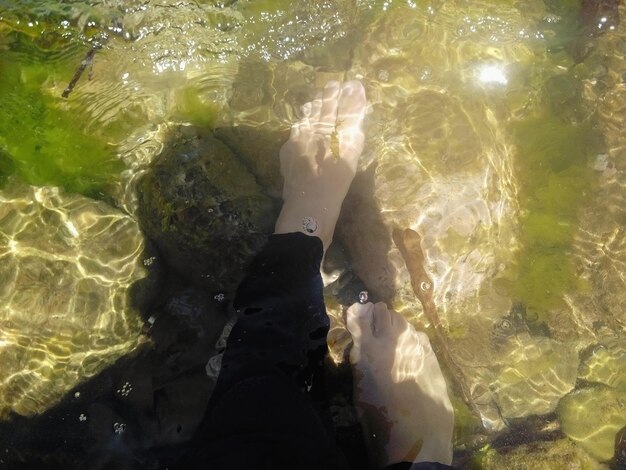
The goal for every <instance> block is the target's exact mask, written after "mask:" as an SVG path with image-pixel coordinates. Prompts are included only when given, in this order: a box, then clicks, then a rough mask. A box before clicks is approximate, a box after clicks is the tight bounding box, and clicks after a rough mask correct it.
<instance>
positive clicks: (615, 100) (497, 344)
mask: <svg viewBox="0 0 626 470" xmlns="http://www.w3.org/2000/svg"><path fill="white" fill-rule="evenodd" d="M610 3H611V2H605V5H608V4H610ZM624 12H625V11H624V7H623V6H620V7H619V13H620V14H621V16H622V18H623V17H624ZM603 18H604V20H603ZM624 28H625V27H624V26H623V23H622V24H619V23H617V22H616V21H615V11H611V10H606V11H605V12H604V13H603V14H602V13H600V14H597V15H593V14H591V13H590V12H588V11H583V10H581V7H580V5H579V2H575V1H570V0H562V1H557V0H549V1H548V0H546V1H540V0H532V1H528V2H523V3H518V2H512V1H486V0H485V1H471V2H470V1H462V0H456V1H445V2H444V1H437V0H432V1H417V0H416V1H392V0H387V1H356V0H355V1H343V0H342V1H339V0H338V1H324V2H315V3H312V2H304V1H303V2H293V1H269V0H267V1H236V2H212V1H204V2H182V3H181V2H169V0H165V1H158V2H157V1H147V2H143V1H142V2H138V1H131V0H126V1H124V0H114V1H84V2H78V1H70V2H52V1H46V2H38V1H37V2H35V1H7V0H5V1H0V90H1V92H0V93H1V94H0V96H1V101H0V111H1V113H0V184H2V185H3V189H1V190H0V200H1V204H2V206H0V258H1V259H2V267H0V280H2V284H3V285H2V286H0V296H1V298H2V304H1V305H0V358H1V359H0V360H1V361H2V364H3V367H2V370H0V417H1V418H8V416H10V415H11V414H12V413H17V414H19V415H24V416H33V415H36V414H39V413H42V412H44V411H45V410H46V409H48V408H49V407H51V406H52V405H54V404H55V403H57V402H58V401H59V400H60V399H61V398H62V397H63V396H64V394H65V393H67V392H68V391H70V390H72V389H73V388H74V387H76V386H77V384H80V383H81V382H83V381H84V380H86V379H87V378H89V377H92V376H94V375H95V374H97V373H99V372H100V371H102V370H104V369H105V368H106V367H107V366H109V365H111V364H112V363H113V362H114V361H115V360H116V359H118V358H120V357H123V356H124V355H126V354H129V353H130V352H131V351H134V350H136V349H137V348H138V347H141V346H140V345H141V344H144V343H145V341H144V340H143V339H142V338H141V337H139V332H140V330H141V324H142V322H143V319H142V318H141V314H140V312H139V311H138V310H137V309H134V308H133V307H131V306H130V304H127V300H126V299H127V294H126V292H127V290H129V289H130V288H131V286H132V285H134V284H136V283H142V282H143V283H144V284H148V285H149V283H150V279H151V276H152V273H151V269H152V268H151V266H152V261H150V260H152V259H153V258H152V255H151V254H150V253H146V252H145V247H144V245H143V244H144V241H143V240H142V237H141V234H140V231H139V229H138V226H137V224H136V222H135V219H136V218H137V214H138V211H140V204H141V201H138V199H137V196H136V194H137V182H138V181H139V179H140V178H141V176H142V175H143V174H144V173H145V172H146V171H148V168H149V164H150V162H151V161H153V160H154V158H155V157H156V156H157V155H158V154H159V153H160V152H161V151H162V150H163V149H164V148H167V147H168V145H169V143H168V139H169V136H170V135H171V130H172V129H173V128H176V126H179V125H193V126H200V127H203V128H207V129H216V132H215V133H216V135H217V136H218V137H219V138H220V139H221V140H222V141H223V142H224V143H226V144H227V145H228V146H230V147H231V148H232V149H233V150H234V151H235V153H237V154H238V155H239V156H241V158H242V159H243V160H244V162H245V164H246V166H247V168H249V169H250V170H251V171H252V173H253V174H254V176H255V177H256V181H257V182H258V183H259V184H260V185H261V186H262V187H263V189H264V190H265V191H266V193H267V194H269V195H270V196H277V195H278V194H279V192H280V179H279V177H278V175H277V166H276V155H277V149H278V147H279V145H280V142H281V140H282V139H284V137H285V132H286V131H287V130H288V129H289V126H290V124H291V122H293V120H294V119H296V118H297V116H298V113H299V106H300V105H301V104H302V103H304V102H305V101H306V100H307V99H308V98H310V97H311V96H312V94H313V93H314V91H315V88H316V87H320V86H322V85H323V84H324V83H325V82H326V81H327V80H329V79H353V78H358V79H360V80H362V81H363V83H364V85H365V87H366V90H367V94H368V101H369V114H368V118H367V123H366V135H367V142H366V150H365V153H364V155H363V157H362V160H361V165H360V170H361V172H360V174H359V175H358V176H357V178H356V179H355V182H354V185H353V188H352V191H351V194H350V195H349V196H348V199H347V200H346V202H345V209H346V210H345V211H344V216H343V218H342V221H341V222H340V224H339V227H338V232H337V237H336V238H337V240H338V241H339V242H340V243H341V244H342V245H343V246H344V247H345V251H346V252H347V254H348V257H349V258H350V264H349V269H351V270H352V271H353V272H354V273H355V274H356V275H357V276H358V277H359V278H360V279H361V280H362V281H363V282H364V283H365V285H366V287H367V290H368V292H369V293H370V295H373V296H374V297H375V298H377V299H383V300H386V301H387V302H389V303H390V304H391V305H392V306H393V307H394V308H395V309H396V310H397V311H399V312H401V313H402V314H403V315H405V316H406V317H407V319H409V320H410V321H411V322H412V323H413V324H414V325H415V326H417V327H420V328H426V329H427V331H429V332H430V333H431V337H432V338H433V341H434V342H435V343H436V346H437V347H438V348H439V350H440V351H444V352H445V351H447V352H448V354H446V357H447V359H446V361H445V365H444V368H445V369H446V372H447V378H448V380H449V383H450V384H451V388H452V389H453V390H454V391H455V406H456V415H457V432H456V436H455V449H456V455H457V463H458V464H459V465H467V466H469V465H471V464H477V465H479V466H485V467H490V468H497V467H498V466H502V465H505V464H506V463H504V462H506V459H512V460H513V461H515V462H518V463H520V464H523V465H526V467H524V468H537V467H534V466H533V465H534V464H533V462H535V461H533V460H532V459H533V458H535V459H538V461H541V459H542V458H547V457H545V456H546V455H552V458H553V459H556V461H559V459H565V456H568V457H567V458H568V459H571V458H574V459H578V460H580V461H581V462H585V465H591V466H594V465H598V462H607V461H609V460H610V459H611V458H613V454H614V451H615V436H616V434H617V433H618V431H619V430H620V429H621V428H622V427H624V426H626V403H624V400H623V396H624V395H625V392H626V389H625V388H624V387H626V332H625V329H626V317H625V313H624V307H623V306H624V305H626V294H625V292H626V289H624V287H625V284H626V274H625V272H626V246H625V241H624V240H625V238H624V227H625V222H626V217H625V212H624V207H625V202H626V192H625V191H626V189H625V186H626V176H625V173H624V168H625V162H626V153H625V152H626V150H625V149H626V134H625V133H624V132H623V127H624V123H625V122H626V82H625V80H626V75H625V74H624V70H626V58H625V54H626V32H625V29H624ZM94 46H97V48H98V49H97V51H96V52H95V54H94V55H93V61H88V62H89V63H86V64H85V65H86V67H85V71H84V73H83V75H82V76H81V77H80V79H79V80H78V82H77V83H76V86H75V87H74V88H73V90H72V91H71V93H70V94H69V97H68V98H67V99H63V98H61V95H62V93H63V91H64V90H65V89H66V87H67V86H68V83H70V80H71V79H72V75H73V74H74V72H75V70H76V68H77V67H78V66H79V64H80V63H81V61H82V60H84V59H85V57H86V54H87V53H88V51H89V50H90V48H92V47H94ZM173 176H175V175H173ZM25 185H32V186H33V187H32V188H28V187H26V186H25ZM54 187H59V188H60V190H56V189H52V188H54ZM59 191H60V193H59ZM59 194H60V195H59ZM94 200H97V201H98V202H94ZM394 228H401V229H402V228H412V229H414V230H416V231H418V232H419V233H420V234H421V236H422V249H423V251H424V254H425V259H426V265H425V269H426V272H427V274H428V276H429V278H430V279H431V281H432V284H433V302H434V305H435V308H436V314H437V315H438V318H439V320H440V321H441V325H442V330H443V335H436V334H435V329H434V328H433V325H432V321H429V319H430V320H432V318H433V317H432V316H431V315H428V314H427V313H428V312H424V310H423V308H422V305H421V304H420V302H419V301H418V300H417V298H416V296H415V293H414V292H413V290H412V289H411V286H410V282H409V281H410V278H409V273H408V271H407V269H406V266H405V264H404V260H403V259H402V256H401V254H400V252H399V251H398V249H397V247H396V246H395V244H394V242H393V240H392V237H391V231H392V230H393V229H394ZM110 237H115V238H114V239H115V240H117V241H118V243H116V244H114V245H115V246H108V245H107V243H108V242H110ZM107 240H108V242H107ZM216 295H217V293H216ZM116 299H117V300H116ZM357 299H358V292H357V298H355V299H354V300H355V301H356V300H357ZM333 305H335V303H334V302H333V300H332V299H330V298H329V307H330V313H331V316H332V317H333V320H334V325H333V328H332V331H331V336H330V340H331V349H332V353H333V357H334V358H335V359H336V360H337V361H341V358H342V357H343V353H344V350H345V348H347V347H349V339H348V336H347V334H346V332H345V329H344V327H343V319H342V314H341V311H340V309H339V308H338V307H337V308H335V307H333ZM425 313H426V314H425ZM138 338H139V339H138ZM144 345H145V344H144ZM442 354H443V353H442ZM538 417H539V418H538ZM118 427H119V426H118ZM503 436H504V437H503ZM520 436H523V437H520ZM528 442H534V443H535V447H533V448H528V447H523V446H525V445H528ZM537 443H539V444H537ZM503 449H504V450H503ZM529 449H530V450H529ZM551 453H552V454H551ZM555 456H556V457H555ZM524 462H526V463H524ZM564 468H565V467H564Z"/></svg>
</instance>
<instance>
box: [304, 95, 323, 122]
mask: <svg viewBox="0 0 626 470" xmlns="http://www.w3.org/2000/svg"><path fill="white" fill-rule="evenodd" d="M323 98H324V96H323V94H322V92H321V91H320V92H318V93H317V94H316V95H315V99H314V100H313V101H311V110H310V111H309V116H308V118H309V121H308V122H312V123H316V122H319V120H320V114H321V112H322V101H323Z"/></svg>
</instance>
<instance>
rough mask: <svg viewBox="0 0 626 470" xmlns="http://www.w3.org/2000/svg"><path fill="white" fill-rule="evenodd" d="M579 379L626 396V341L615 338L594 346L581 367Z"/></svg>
mask: <svg viewBox="0 0 626 470" xmlns="http://www.w3.org/2000/svg"><path fill="white" fill-rule="evenodd" d="M578 377H579V378H581V379H583V380H585V381H587V382H596V383H601V384H604V385H608V386H610V387H614V388H616V389H619V390H622V391H624V393H625V394H626V341H624V340H623V339H616V338H613V339H609V340H606V341H604V342H603V343H601V344H598V345H595V346H592V347H591V350H590V351H589V355H588V357H587V358H586V359H585V360H584V361H583V363H582V364H581V366H580V370H579V375H578Z"/></svg>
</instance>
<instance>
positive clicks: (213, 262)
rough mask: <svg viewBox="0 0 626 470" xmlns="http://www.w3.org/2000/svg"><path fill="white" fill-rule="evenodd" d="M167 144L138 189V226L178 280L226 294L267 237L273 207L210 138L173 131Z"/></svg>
mask: <svg viewBox="0 0 626 470" xmlns="http://www.w3.org/2000/svg"><path fill="white" fill-rule="evenodd" d="M169 142H170V143H169V145H167V146H166V148H165V149H164V150H163V152H162V153H161V155H159V157H157V159H156V160H155V161H154V163H153V164H152V166H151V168H150V169H149V171H148V172H147V173H146V174H145V175H144V176H143V178H142V180H141V181H140V182H139V186H138V197H139V211H138V215H139V218H140V222H141V225H142V227H143V229H144V230H145V232H146V234H147V235H148V236H149V237H150V238H151V239H153V240H154V241H155V242H156V244H157V246H158V247H159V249H160V250H161V252H162V254H163V256H164V258H165V261H166V262H167V263H168V265H169V266H170V267H171V268H173V269H174V270H175V271H176V272H177V273H178V274H180V275H181V276H183V277H184V278H186V279H188V280H190V281H192V282H193V283H195V284H197V285H201V286H206V287H209V288H210V289H211V292H219V291H221V290H228V289H232V288H234V287H235V286H236V285H237V283H238V282H239V281H240V280H241V276H242V272H243V270H242V268H243V267H244V266H245V265H246V264H247V263H248V262H249V260H250V258H251V257H252V256H253V255H254V254H255V253H256V252H258V251H259V249H260V248H261V246H262V245H263V243H264V242H265V239H266V237H267V235H268V234H270V233H271V232H272V229H273V225H274V220H275V217H276V211H275V207H274V203H273V201H272V200H271V199H270V198H269V197H268V196H266V195H265V194H264V193H263V192H262V190H261V187H260V186H259V185H258V184H257V182H256V181H255V179H254V177H253V176H252V174H251V173H250V172H249V171H248V170H247V169H246V168H245V166H244V165H243V164H242V163H241V162H240V161H239V160H238V159H237V157H236V156H235V155H234V154H233V153H232V152H231V151H230V149H229V148H228V147H226V146H225V145H224V144H223V143H222V142H220V141H219V140H217V139H216V138H215V137H213V135H212V133H210V132H208V131H206V130H202V129H200V128H196V127H179V128H176V129H174V130H173V131H172V135H171V138H170V140H169Z"/></svg>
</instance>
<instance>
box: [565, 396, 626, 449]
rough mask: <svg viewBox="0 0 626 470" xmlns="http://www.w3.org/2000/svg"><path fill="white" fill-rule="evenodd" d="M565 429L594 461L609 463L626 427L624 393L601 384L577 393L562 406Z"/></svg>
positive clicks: (566, 398) (567, 397)
mask: <svg viewBox="0 0 626 470" xmlns="http://www.w3.org/2000/svg"><path fill="white" fill-rule="evenodd" d="M557 414H558V416H559V420H560V421H561V429H562V430H563V432H564V433H565V435H566V436H567V437H569V438H570V439H572V440H573V441H574V442H576V443H577V444H579V445H580V446H581V447H582V448H583V449H585V450H586V451H587V452H589V454H590V455H592V456H593V457H594V458H596V459H598V460H600V461H608V460H610V459H612V458H613V455H614V453H615V441H616V439H615V437H616V435H617V433H618V432H619V431H620V429H622V428H623V427H624V426H626V402H625V400H624V390H618V389H615V388H612V387H607V386H603V385H598V386H595V387H589V388H584V389H581V390H576V391H574V392H572V393H570V394H569V395H567V396H566V397H565V398H563V400H561V402H560V403H559V407H558V409H557Z"/></svg>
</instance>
